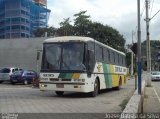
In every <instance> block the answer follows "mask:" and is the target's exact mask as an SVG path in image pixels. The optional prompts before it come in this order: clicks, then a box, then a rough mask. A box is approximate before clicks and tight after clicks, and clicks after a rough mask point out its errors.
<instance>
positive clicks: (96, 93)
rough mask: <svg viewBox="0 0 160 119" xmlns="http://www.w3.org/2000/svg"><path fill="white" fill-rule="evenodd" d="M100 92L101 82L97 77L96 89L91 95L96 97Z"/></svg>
mask: <svg viewBox="0 0 160 119" xmlns="http://www.w3.org/2000/svg"><path fill="white" fill-rule="evenodd" d="M98 92H99V82H98V79H96V80H95V83H94V91H93V92H91V93H90V96H91V97H96V96H97V95H98Z"/></svg>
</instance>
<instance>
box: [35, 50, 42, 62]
mask: <svg viewBox="0 0 160 119" xmlns="http://www.w3.org/2000/svg"><path fill="white" fill-rule="evenodd" d="M41 52H42V51H41V50H37V58H36V60H40V56H41Z"/></svg>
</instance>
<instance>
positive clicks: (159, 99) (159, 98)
mask: <svg viewBox="0 0 160 119" xmlns="http://www.w3.org/2000/svg"><path fill="white" fill-rule="evenodd" d="M153 90H154V92H155V94H156V96H157V98H158V101H159V103H160V97H159V96H158V94H157V91H156V90H155V88H154V87H153Z"/></svg>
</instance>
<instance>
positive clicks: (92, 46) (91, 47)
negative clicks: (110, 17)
mask: <svg viewBox="0 0 160 119" xmlns="http://www.w3.org/2000/svg"><path fill="white" fill-rule="evenodd" d="M88 50H93V51H94V43H92V42H89V43H88Z"/></svg>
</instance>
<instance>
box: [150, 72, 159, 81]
mask: <svg viewBox="0 0 160 119" xmlns="http://www.w3.org/2000/svg"><path fill="white" fill-rule="evenodd" d="M151 79H152V80H160V71H152V73H151Z"/></svg>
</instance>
